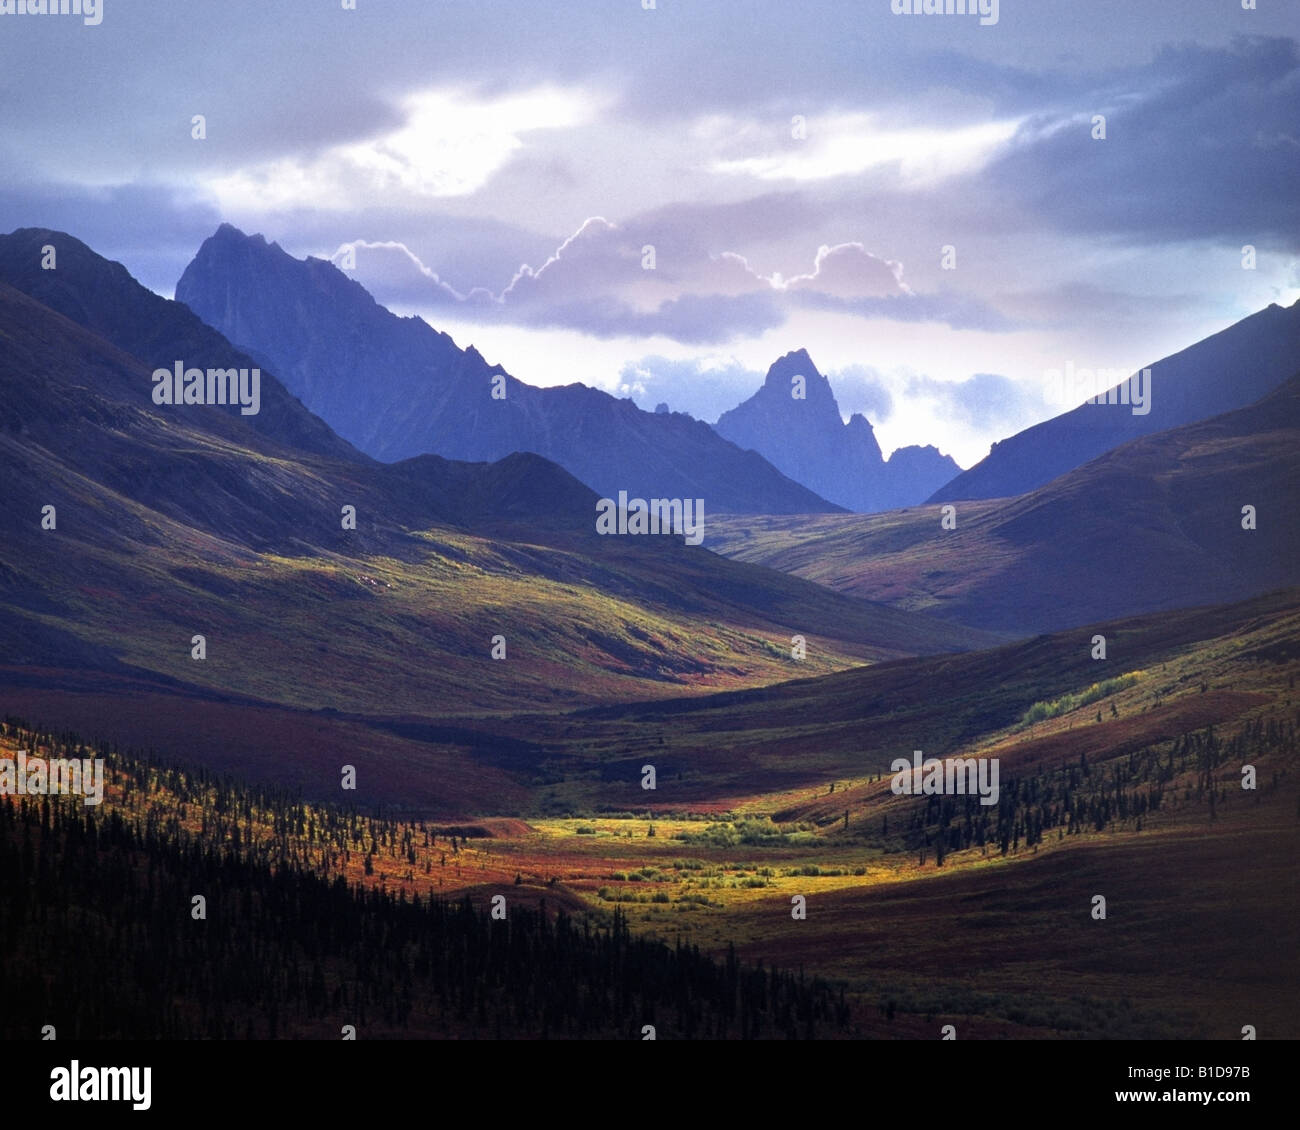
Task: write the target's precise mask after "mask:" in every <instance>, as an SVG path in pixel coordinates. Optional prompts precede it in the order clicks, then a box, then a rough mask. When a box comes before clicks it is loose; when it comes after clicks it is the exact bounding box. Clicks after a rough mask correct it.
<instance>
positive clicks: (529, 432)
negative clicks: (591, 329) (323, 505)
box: [176, 224, 839, 514]
mask: <svg viewBox="0 0 1300 1130" xmlns="http://www.w3.org/2000/svg"><path fill="white" fill-rule="evenodd" d="M176 298H177V300H178V301H181V302H184V303H185V304H186V305H187V306H189V307H190V308H191V309H192V310H193V311H194V312H195V313H196V314H198V316H199V317H200V318H202V319H203V320H204V321H206V322H207V323H208V324H209V325H211V326H213V327H215V328H216V329H217V330H219V331H220V332H221V333H222V334H224V335H225V336H226V337H227V338H229V339H230V340H231V341H232V342H235V343H237V344H238V345H239V346H240V347H241V348H243V349H245V350H246V351H247V352H249V353H250V354H251V355H253V356H254V357H259V358H261V359H262V360H263V362H264V363H265V364H266V365H267V367H268V368H271V369H272V370H273V371H275V372H276V373H277V374H279V375H280V376H281V378H282V379H283V380H284V382H285V384H286V385H287V386H288V388H289V389H290V390H291V391H292V392H293V393H294V395H296V396H298V397H299V398H300V399H301V400H302V402H303V403H304V404H305V405H306V406H307V407H308V408H309V409H311V411H313V412H315V413H316V414H317V415H319V416H320V417H321V418H322V419H323V420H325V421H327V422H328V423H329V424H330V426H331V427H332V428H333V429H334V430H335V431H336V432H338V433H339V435H341V436H343V437H344V438H345V439H347V440H349V441H350V442H351V443H354V444H355V445H356V446H357V447H359V448H360V449H361V450H363V451H365V452H367V453H368V454H370V455H372V456H374V457H375V458H376V459H382V460H385V461H393V460H399V459H406V458H410V457H412V456H415V455H423V454H427V453H432V454H437V455H442V456H444V457H446V458H448V459H458V460H467V461H484V460H487V461H491V460H496V459H500V458H502V457H503V456H506V455H509V454H511V453H512V452H516V451H531V452H535V453H536V454H538V455H542V456H544V457H546V458H547V459H550V460H553V461H554V462H556V463H558V464H560V465H561V466H562V467H565V468H566V469H568V470H569V471H570V472H571V473H572V474H574V475H575V476H577V478H579V479H580V480H582V481H583V482H584V483H586V484H587V485H588V486H590V487H591V488H592V489H594V490H596V491H597V492H599V493H600V494H601V495H603V496H605V497H609V498H613V497H616V496H617V494H618V492H619V491H621V490H626V491H627V492H628V493H629V495H631V496H634V497H635V496H640V497H644V498H651V497H658V498H702V499H704V503H705V506H706V508H707V509H708V510H710V511H713V512H720V511H732V512H736V513H762V512H770V513H782V514H786V513H805V512H807V513H826V512H832V511H836V510H838V509H839V507H837V506H835V505H834V504H833V503H829V502H827V501H826V500H825V499H824V498H822V497H819V496H818V495H817V494H815V493H814V492H813V491H811V490H809V489H807V488H806V487H804V486H802V485H800V484H799V483H797V482H794V481H792V480H791V479H789V478H787V477H786V476H784V475H782V474H781V472H780V471H778V470H777V469H776V468H775V467H773V466H772V465H771V464H770V463H768V462H767V461H766V460H765V459H763V457H762V456H761V455H758V454H756V453H754V452H752V451H743V450H741V449H740V448H738V447H736V446H734V445H733V444H731V443H728V442H727V441H726V440H725V439H723V438H722V437H720V436H719V435H718V434H717V433H716V432H714V431H713V429H711V428H710V427H709V426H708V425H707V424H705V423H703V422H701V421H698V420H694V419H692V418H691V417H689V416H686V415H684V414H682V413H653V412H644V411H642V410H641V409H640V408H638V407H637V406H636V405H635V404H633V403H632V401H631V400H619V399H616V398H615V397H613V396H610V395H609V394H608V393H605V392H601V391H600V390H598V389H593V388H588V387H587V386H585V385H582V384H570V385H565V386H563V387H560V388H536V387H533V386H531V385H527V384H524V383H523V382H522V381H519V380H516V379H515V378H514V377H512V376H511V375H510V374H509V373H507V372H506V371H505V370H504V369H503V368H502V367H501V366H500V365H489V364H488V363H487V361H486V360H485V359H484V358H483V356H482V355H481V354H480V353H479V352H478V351H477V350H476V349H475V348H474V347H473V346H470V347H469V348H467V349H461V348H459V347H458V346H457V345H456V343H455V342H454V341H452V339H451V338H450V337H449V336H448V335H447V334H445V333H439V332H438V331H437V330H435V329H433V328H432V327H430V326H429V325H428V324H427V323H426V322H424V321H423V320H422V319H420V318H414V317H411V318H401V317H398V316H397V315H395V314H393V313H391V312H390V311H388V310H386V309H385V308H384V307H382V306H380V305H379V304H378V303H377V302H375V300H374V299H373V298H372V297H371V296H370V294H369V293H368V292H367V291H366V290H365V288H364V287H362V286H361V284H360V283H358V282H356V281H355V280H353V279H349V278H348V277H347V276H346V275H344V274H343V272H342V271H340V270H338V268H336V267H335V266H334V265H333V264H331V263H328V262H326V261H325V260H323V259H313V258H308V259H306V260H299V259H295V258H293V257H292V256H291V255H289V254H288V253H287V252H285V251H284V250H282V249H281V248H280V247H279V245H278V244H275V243H267V242H266V240H265V239H264V238H262V237H261V236H247V235H245V234H244V233H243V232H240V231H239V230H238V229H236V228H234V227H232V226H230V225H229V224H223V225H222V226H221V227H220V228H218V230H217V232H216V234H214V235H213V236H211V237H210V238H208V239H207V240H205V241H204V243H203V245H202V246H201V247H200V248H199V251H198V254H197V255H196V256H195V257H194V260H193V261H192V262H191V263H190V264H189V266H188V267H186V268H185V272H184V273H183V274H182V275H181V278H180V281H179V282H178V283H177V284H176ZM494 393H495V395H494Z"/></svg>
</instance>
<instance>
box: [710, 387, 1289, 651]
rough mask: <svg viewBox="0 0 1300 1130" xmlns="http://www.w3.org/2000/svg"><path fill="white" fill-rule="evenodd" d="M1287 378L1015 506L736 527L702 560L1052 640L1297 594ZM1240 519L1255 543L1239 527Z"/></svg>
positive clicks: (724, 525)
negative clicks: (1101, 626) (1286, 591)
mask: <svg viewBox="0 0 1300 1130" xmlns="http://www.w3.org/2000/svg"><path fill="white" fill-rule="evenodd" d="M1297 505H1300V378H1292V379H1291V380H1290V381H1287V382H1286V383H1285V384H1283V385H1282V386H1281V387H1279V388H1278V389H1276V390H1275V391H1274V392H1272V393H1271V394H1269V395H1268V396H1266V397H1264V398H1263V399H1262V400H1260V401H1259V402H1258V403H1256V404H1254V405H1251V406H1250V407H1248V408H1243V409H1239V410H1237V411H1234V412H1230V413H1226V414H1224V415H1222V416H1218V417H1215V418H1214V419H1211V420H1205V421H1202V422H1199V423H1196V424H1191V425H1188V426H1186V427H1182V428H1175V429H1171V430H1170V431H1167V432H1162V433H1160V434H1158V435H1154V436H1147V437H1144V438H1142V439H1138V440H1134V441H1132V442H1131V443H1128V444H1125V445H1124V446H1122V447H1120V448H1117V449H1116V450H1114V451H1111V452H1108V453H1106V454H1105V455H1102V456H1101V457H1099V458H1097V459H1094V460H1093V461H1091V462H1090V463H1087V464H1085V465H1084V466H1082V467H1079V468H1077V469H1076V470H1074V471H1070V472H1069V473H1067V474H1065V475H1062V476H1061V477H1060V478H1058V479H1056V480H1055V481H1053V482H1051V483H1049V484H1048V485H1047V486H1045V487H1041V488H1039V489H1038V490H1035V491H1031V492H1030V493H1029V494H1026V495H1024V496H1022V497H1020V498H1012V499H1000V500H991V501H979V502H964V503H957V504H955V506H956V529H953V530H946V529H943V528H942V526H941V512H940V507H939V506H938V505H926V506H924V507H916V508H913V509H909V510H899V511H894V512H891V513H888V514H880V515H872V516H869V517H856V516H855V517H817V518H806V519H804V518H798V519H786V518H780V517H773V518H750V519H734V520H730V521H720V522H717V523H715V524H714V525H713V527H712V528H711V530H710V532H709V537H708V539H707V542H706V544H708V545H709V546H710V547H711V548H713V549H715V550H717V551H718V552H719V553H724V554H726V555H728V556H731V557H734V558H736V559H738V560H744V561H751V562H755V563H758V564H764V565H770V566H772V567H774V568H778V569H783V570H787V571H789V572H791V573H794V574H796V575H798V576H802V577H807V578H809V579H810V580H815V581H819V582H821V583H823V584H827V585H830V586H831V587H833V588H836V589H837V590H839V591H842V592H848V593H853V594H854V595H857V596H861V597H865V598H867V599H870V600H879V601H884V602H887V603H891V604H894V605H895V606H897V607H900V608H909V609H913V610H925V611H928V612H932V613H934V614H936V615H940V616H943V617H945V618H950V619H952V620H954V621H957V622H959V623H963V624H969V625H972V626H977V627H982V628H987V629H999V630H1004V631H1011V632H1017V633H1033V632H1044V631H1051V630H1055V629H1058V628H1064V627H1068V626H1071V625H1075V624H1084V623H1088V622H1089V621H1093V620H1099V619H1103V618H1105V617H1110V616H1117V615H1125V614H1129V613H1136V612H1144V611H1152V610H1156V609H1162V608H1167V609H1172V608H1179V607H1185V606H1188V605H1193V604H1209V603H1214V602H1219V601H1227V600H1234V599H1240V598H1242V597H1245V596H1249V595H1251V594H1253V593H1259V592H1265V591H1267V590H1269V589H1273V588H1279V587H1282V586H1284V585H1290V584H1296V583H1297V582H1300V524H1298V523H1297V522H1296V520H1295V517H1294V514H1295V511H1296V507H1297ZM1244 506H1253V507H1255V512H1256V528H1255V529H1253V530H1246V529H1243V527H1242V522H1243V513H1242V508H1243V507H1244Z"/></svg>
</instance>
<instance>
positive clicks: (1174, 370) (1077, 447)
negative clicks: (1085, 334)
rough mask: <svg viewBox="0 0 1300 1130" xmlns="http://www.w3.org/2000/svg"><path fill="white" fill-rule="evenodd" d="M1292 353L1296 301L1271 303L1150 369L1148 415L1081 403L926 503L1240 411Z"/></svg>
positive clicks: (1298, 327)
mask: <svg viewBox="0 0 1300 1130" xmlns="http://www.w3.org/2000/svg"><path fill="white" fill-rule="evenodd" d="M1298 353H1300V300H1298V301H1296V302H1294V303H1292V305H1291V306H1289V307H1282V306H1278V305H1277V304H1276V303H1274V304H1273V305H1270V306H1268V307H1267V308H1266V309H1264V310H1260V311H1259V312H1258V313H1256V314H1252V315H1250V317H1248V318H1243V319H1242V320H1241V321H1239V322H1236V323H1234V324H1233V325H1231V326H1229V327H1228V328H1227V329H1225V330H1222V331H1220V332H1219V333H1217V334H1213V335H1212V336H1210V337H1207V338H1205V339H1204V340H1202V341H1199V342H1197V343H1196V344H1195V345H1191V346H1188V347H1187V348H1186V349H1183V350H1180V351H1179V352H1178V353H1175V354H1173V355H1171V356H1169V357H1166V358H1164V360H1162V361H1157V362H1155V363H1154V364H1153V365H1151V366H1149V368H1150V371H1151V376H1150V385H1151V393H1150V410H1149V411H1147V412H1145V413H1143V412H1141V411H1139V412H1137V413H1135V412H1134V411H1133V408H1134V405H1133V404H1131V403H1109V402H1108V403H1105V404H1080V405H1079V406H1078V407H1077V408H1074V409H1073V410H1071V411H1069V412H1065V413H1063V414H1062V415H1060V416H1055V417H1053V418H1052V419H1050V420H1044V421H1043V422H1042V423H1041V424H1035V425H1034V426H1033V427H1031V428H1026V429H1025V430H1024V431H1022V432H1018V433H1016V434H1015V435H1013V436H1011V437H1010V438H1009V439H1004V440H1000V441H999V442H998V443H995V444H994V445H993V447H992V449H991V450H990V451H989V453H988V455H987V456H985V457H984V458H983V459H982V460H980V462H978V463H976V464H975V466H973V467H972V468H970V470H968V471H964V472H962V473H961V474H960V475H958V476H957V477H956V478H955V479H953V480H952V481H951V482H948V483H945V484H944V485H943V486H941V487H940V488H938V489H937V490H936V491H935V492H934V494H933V495H931V496H930V499H929V501H931V502H952V501H954V500H956V499H970V498H1009V497H1011V496H1012V495H1018V494H1024V493H1025V492H1026V491H1030V490H1034V489H1035V488H1037V487H1040V486H1043V485H1044V484H1045V483H1048V482H1051V480H1052V479H1054V478H1056V477H1057V476H1058V475H1061V474H1064V473H1065V472H1066V471H1068V470H1070V469H1071V468H1073V467H1078V466H1080V465H1081V464H1083V463H1086V462H1087V461H1088V460H1089V459H1093V458H1095V457H1096V456H1098V455H1101V454H1102V453H1103V452H1105V451H1110V450H1111V449H1112V448H1115V447H1118V446H1119V445H1120V444H1122V443H1127V442H1128V441H1129V440H1131V439H1136V438H1137V437H1138V436H1144V435H1153V434H1155V433H1156V432H1162V431H1165V430H1167V429H1169V428H1176V427H1180V426H1181V425H1183V424H1191V423H1195V422H1196V421H1197V420H1207V419H1209V418H1210V417H1211V416H1217V415H1219V414H1220V413H1223V412H1231V411H1232V410H1233V409H1235V408H1244V407H1246V406H1247V405H1249V404H1252V403H1254V402H1255V401H1256V400H1258V399H1259V398H1260V397H1261V396H1264V395H1266V394H1267V393H1268V392H1270V391H1271V390H1272V389H1275V388H1277V387H1278V385H1280V384H1281V383H1282V382H1283V381H1285V380H1287V379H1288V378H1289V377H1290V376H1291V375H1292V374H1293V373H1294V372H1295V358H1296V356H1297V354H1298ZM1062 368H1063V369H1064V364H1063V366H1062ZM1045 383H1046V382H1045ZM1122 383H1126V384H1131V383H1132V382H1131V381H1129V380H1125V381H1124V382H1122ZM1114 387H1118V386H1113V385H1112V386H1109V387H1108V388H1107V389H1106V390H1105V391H1107V392H1108V393H1109V390H1110V388H1114ZM1099 391H1100V390H1099ZM1108 399H1110V398H1109V397H1108ZM1113 399H1114V400H1116V401H1118V400H1119V399H1120V398H1119V396H1118V395H1116V396H1115V397H1114V398H1113ZM1129 399H1130V400H1131V399H1132V397H1131V396H1130V397H1129Z"/></svg>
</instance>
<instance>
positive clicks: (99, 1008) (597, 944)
mask: <svg viewBox="0 0 1300 1130" xmlns="http://www.w3.org/2000/svg"><path fill="white" fill-rule="evenodd" d="M5 732H6V733H7V734H8V735H10V736H16V737H18V738H19V739H20V741H21V743H22V745H23V747H24V748H27V749H33V748H34V746H33V743H35V742H37V741H39V745H40V746H41V748H42V751H43V752H44V751H45V750H47V749H48V750H53V749H57V750H59V751H60V752H62V753H64V754H66V755H67V756H72V755H73V754H74V752H75V751H78V750H81V749H82V747H81V746H80V745H79V743H77V741H76V739H75V738H74V737H73V736H71V735H52V734H46V735H41V736H39V738H37V737H36V736H34V735H31V734H28V733H26V732H22V731H19V730H18V729H17V727H16V726H14V725H7V726H6V727H5ZM96 752H99V753H102V754H104V755H105V756H106V758H107V759H108V761H109V765H110V767H109V772H108V774H107V775H108V776H110V777H111V778H112V784H113V790H112V791H113V793H114V794H115V795H114V796H113V798H112V799H106V801H105V803H104V804H103V805H101V806H98V807H95V806H86V805H83V804H82V803H81V801H80V799H79V798H76V797H72V796H63V797H18V796H11V797H6V798H0V942H2V943H3V946H4V952H5V960H4V962H3V963H0V1000H2V1001H3V1002H4V1007H3V1010H0V1037H3V1038H6V1039H23V1038H26V1039H39V1038H40V1034H41V1030H42V1028H43V1027H44V1026H46V1025H52V1026H54V1028H55V1030H56V1033H57V1036H58V1038H60V1039H72V1038H81V1039H121V1038H145V1039H198V1038H208V1039H261V1038H297V1037H313V1036H316V1037H322V1038H329V1039H338V1038H340V1036H341V1034H342V1030H343V1027H344V1026H345V1025H353V1026H355V1028H356V1033H357V1036H358V1038H379V1037H412V1038H419V1037H433V1038H437V1037H469V1038H530V1037H535V1038H608V1039H642V1038H643V1029H644V1027H645V1026H646V1025H651V1026H653V1027H654V1028H655V1036H656V1038H658V1039H669V1038H696V1039H703V1038H731V1039H737V1038H746V1039H753V1038H770V1037H777V1038H791V1039H795V1038H813V1037H818V1036H826V1035H833V1034H835V1033H836V1032H837V1031H840V1030H843V1029H845V1028H846V1027H847V1025H848V1023H849V1010H848V1007H847V1005H846V1003H845V1001H844V998H843V994H842V993H837V992H835V991H833V990H832V989H831V988H830V987H829V986H828V985H826V984H825V983H823V982H821V981H819V980H814V979H808V978H805V977H804V976H802V975H801V974H800V975H794V974H791V973H787V972H782V971H778V970H773V969H764V968H763V967H762V965H761V964H760V965H757V966H751V965H748V964H745V963H742V962H740V961H738V960H737V959H736V957H735V955H734V954H729V955H728V956H727V957H726V958H725V959H723V960H715V959H713V958H711V957H709V956H707V955H705V954H702V953H700V951H699V950H698V948H696V947H693V946H685V945H681V944H678V945H677V946H676V947H672V946H668V945H665V944H664V943H662V942H658V941H652V940H649V939H643V938H638V937H634V936H633V935H632V934H631V933H630V932H629V930H628V927H627V922H626V920H625V919H624V917H623V916H622V914H621V913H620V912H619V911H617V910H615V912H614V913H613V915H612V917H610V918H608V919H606V920H605V921H603V922H599V921H595V920H593V919H592V918H590V917H583V918H581V919H578V918H575V917H573V916H571V915H569V914H567V913H565V912H564V911H563V910H559V911H556V912H554V913H549V912H548V911H547V908H546V905H545V902H543V903H542V904H541V906H540V907H539V908H537V909H533V908H530V907H528V906H526V905H521V904H511V905H509V906H508V907H507V911H506V917H505V919H504V920H500V919H494V918H493V917H492V915H491V913H490V909H489V907H488V905H487V904H486V903H483V904H482V905H478V906H476V905H474V904H473V903H472V902H471V901H470V900H469V899H468V898H465V899H461V900H459V901H446V900H442V899H439V898H436V897H434V896H432V895H430V896H429V897H427V898H423V899H422V898H421V897H420V896H419V895H418V894H415V895H413V896H411V897H409V898H408V897H407V893H406V891H405V890H397V891H390V890H385V889H381V888H378V887H376V886H375V885H369V886H367V885H363V884H361V883H351V884H350V883H349V882H348V881H347V880H346V879H345V878H344V877H343V876H342V875H338V874H335V875H334V876H333V877H327V876H326V875H324V874H322V873H320V870H321V868H322V866H324V867H328V864H325V863H323V862H322V861H323V860H326V859H328V858H329V855H330V854H331V853H335V854H338V853H340V852H342V851H351V850H352V848H351V847H348V846H344V847H339V846H338V845H339V844H340V842H342V843H343V844H345V845H356V844H358V843H360V844H362V845H363V846H364V848H365V849H366V850H367V851H369V850H372V849H374V850H378V851H383V852H385V853H386V852H387V851H388V850H391V851H392V852H393V853H394V854H397V853H398V852H400V851H401V850H402V842H403V839H404V837H405V836H406V835H412V836H413V835H416V834H418V833H416V832H414V831H412V829H413V828H415V827H416V826H415V825H411V824H407V823H402V822H398V821H392V820H386V819H383V818H367V817H362V816H360V815H358V814H356V813H348V812H339V811H334V810H331V809H328V808H322V807H317V806H307V805H304V804H302V803H301V802H300V801H298V800H296V799H294V798H292V797H291V796H289V795H288V794H287V793H280V792H277V791H276V790H271V789H250V788H243V787H240V786H238V785H236V784H234V783H232V782H230V781H229V780H223V781H221V782H214V781H213V780H211V779H209V778H206V776H205V775H203V774H201V773H195V772H192V771H189V770H183V769H179V768H160V767H158V766H150V765H147V764H145V763H144V762H141V761H138V760H135V759H133V758H131V757H128V756H126V755H123V754H120V753H117V752H116V751H112V750H108V749H106V748H103V749H101V750H98V751H96ZM56 755H57V754H56ZM85 755H86V756H89V755H90V754H89V751H85ZM169 789H174V790H175V791H174V792H173V791H168V790H169ZM132 790H139V791H143V790H148V793H147V797H148V799H147V804H144V805H143V808H144V811H143V813H142V814H141V813H140V812H139V808H140V807H141V805H139V804H137V805H136V809H137V811H136V814H135V815H132V814H131V813H130V811H128V810H127V809H125V808H123V807H122V806H123V799H122V794H123V792H125V793H126V794H128V795H129V794H130V792H131V791H132ZM214 798H220V801H219V803H218V802H217V801H216V800H215V799H214ZM144 799H145V798H144V797H141V796H137V797H136V800H137V801H140V802H143V801H144ZM200 801H203V802H205V803H203V806H202V811H201V812H198V813H196V812H194V811H193V807H194V805H195V804H196V803H198V802H200ZM209 801H210V802H211V803H206V802H209ZM186 808H188V809H189V811H186V812H184V813H183V809H186ZM119 809H121V810H119ZM259 814H260V816H265V817H268V818H269V820H270V823H271V826H272V827H273V828H274V829H276V832H275V834H273V835H272V836H271V837H270V838H266V837H262V838H260V839H259V838H258V837H257V836H256V835H253V834H252V833H253V832H255V831H256V829H257V828H258V827H259V826H260V823H261V820H260V817H259ZM196 824H197V827H196V826H195V825H196ZM241 825H242V826H243V827H244V828H245V829H247V834H245V833H240V832H238V831H237V829H239V828H240V827H241ZM294 836H304V837H310V838H312V839H313V840H314V841H315V842H316V843H317V845H318V846H317V847H316V848H315V849H314V850H313V851H312V852H311V854H312V855H313V856H314V857H315V858H314V860H313V862H312V864H311V865H303V864H302V863H301V862H300V861H295V860H294V858H293V853H294V852H295V851H298V852H300V853H301V849H300V848H299V847H298V846H296V845H297V844H298V843H299V841H297V840H296V839H293V838H292V837H294ZM367 841H368V842H367ZM195 896H201V897H202V899H203V904H202V909H203V916H202V917H196V914H197V913H198V912H197V911H196V909H195V907H196V904H195V902H194V899H195ZM507 897H509V895H508V894H507Z"/></svg>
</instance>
